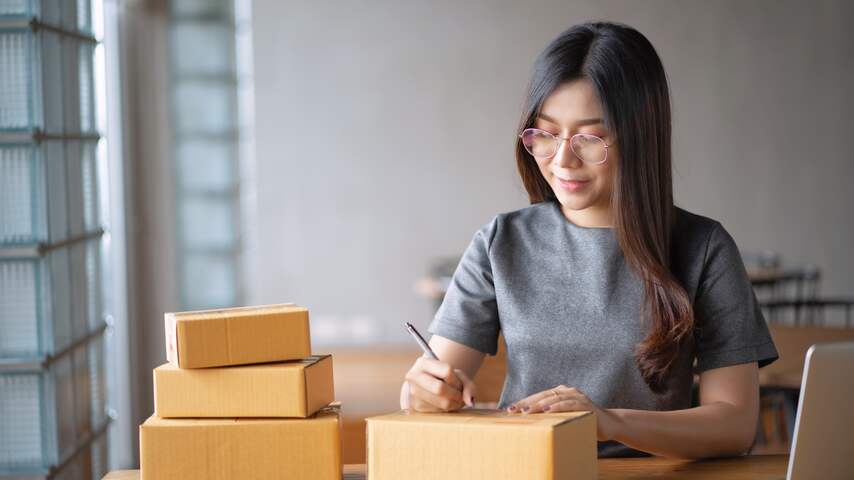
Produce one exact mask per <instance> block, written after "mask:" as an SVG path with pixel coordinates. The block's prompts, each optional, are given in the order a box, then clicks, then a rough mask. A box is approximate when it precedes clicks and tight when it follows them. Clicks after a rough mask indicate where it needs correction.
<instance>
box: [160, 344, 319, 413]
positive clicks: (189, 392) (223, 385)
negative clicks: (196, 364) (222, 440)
mask: <svg viewBox="0 0 854 480" xmlns="http://www.w3.org/2000/svg"><path fill="white" fill-rule="evenodd" d="M334 400H335V389H334V386H333V381H332V356H331V355H320V356H312V357H309V358H306V359H303V360H295V361H290V362H281V363H262V364H257V365H245V366H239V367H221V368H196V369H183V368H178V367H176V366H175V365H172V364H171V363H166V364H164V365H161V366H159V367H157V368H155V369H154V414H155V415H157V416H158V417H163V418H180V417H203V418H204V417H309V416H311V415H313V414H314V413H315V412H317V411H318V410H320V409H321V408H323V407H325V406H326V405H328V404H330V403H332V401H334Z"/></svg>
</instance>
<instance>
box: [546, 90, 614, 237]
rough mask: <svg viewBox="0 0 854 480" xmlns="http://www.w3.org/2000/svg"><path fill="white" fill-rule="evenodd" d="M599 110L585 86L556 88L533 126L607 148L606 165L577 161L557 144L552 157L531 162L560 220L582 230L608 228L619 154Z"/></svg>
mask: <svg viewBox="0 0 854 480" xmlns="http://www.w3.org/2000/svg"><path fill="white" fill-rule="evenodd" d="M603 121H604V120H603V115H602V105H601V103H600V102H599V97H598V96H597V94H596V91H595V90H594V89H593V86H592V85H591V84H590V81H589V80H587V79H579V80H575V81H572V82H569V83H565V84H563V85H561V86H560V87H558V88H557V89H556V90H555V91H554V92H553V93H552V94H551V95H550V96H549V97H548V98H547V99H546V101H545V103H543V107H542V109H541V113H540V115H539V116H538V117H537V118H536V120H535V122H534V125H533V127H534V128H539V129H541V130H545V131H547V132H549V133H551V134H553V135H557V136H559V137H563V138H569V137H571V136H573V135H575V134H576V133H586V134H591V135H596V136H598V137H601V138H602V139H603V140H605V143H606V144H607V145H609V147H608V149H607V152H608V153H607V160H606V161H605V163H601V164H598V165H592V164H586V163H584V162H582V161H581V160H580V159H579V158H578V157H577V156H576V155H575V154H574V153H573V152H572V150H571V149H570V146H569V141H564V142H562V143H561V145H560V148H559V149H558V150H557V152H556V153H555V155H554V156H553V157H551V158H536V161H537V164H538V166H539V167H540V172H541V173H542V175H543V178H545V179H546V181H547V182H548V184H549V185H550V186H551V188H552V190H553V191H554V193H555V196H557V199H558V201H559V202H560V204H561V207H562V210H563V212H564V215H566V216H567V218H569V219H570V220H572V221H573V222H575V223H580V224H587V225H586V226H608V225H610V222H611V217H610V202H611V192H612V191H613V185H614V176H615V175H616V171H617V163H618V162H619V154H618V152H617V149H616V145H613V143H614V140H615V137H614V135H613V134H612V133H611V132H608V131H607V130H606V129H605V124H604V123H603Z"/></svg>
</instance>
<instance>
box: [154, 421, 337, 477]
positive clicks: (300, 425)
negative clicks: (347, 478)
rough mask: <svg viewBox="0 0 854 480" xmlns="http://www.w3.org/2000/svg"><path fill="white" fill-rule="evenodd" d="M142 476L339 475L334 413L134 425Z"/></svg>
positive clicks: (155, 422)
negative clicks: (294, 416)
mask: <svg viewBox="0 0 854 480" xmlns="http://www.w3.org/2000/svg"><path fill="white" fill-rule="evenodd" d="M139 457H140V468H141V478H142V480H173V479H174V480H234V479H267V478H288V479H289V480H340V479H341V473H342V467H341V436H340V427H339V418H338V412H337V411H334V410H329V409H325V410H323V411H322V412H319V413H318V414H317V415H316V416H315V417H312V418H289V419H269V418H265V419H260V418H246V419H165V418H158V417H155V416H152V417H150V418H149V419H148V420H146V421H145V423H143V424H142V425H141V426H140V427H139Z"/></svg>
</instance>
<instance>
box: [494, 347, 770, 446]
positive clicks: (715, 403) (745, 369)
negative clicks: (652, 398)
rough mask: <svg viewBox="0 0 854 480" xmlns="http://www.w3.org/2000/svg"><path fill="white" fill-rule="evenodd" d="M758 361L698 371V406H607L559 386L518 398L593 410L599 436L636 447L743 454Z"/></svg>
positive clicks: (535, 406) (533, 406) (529, 403)
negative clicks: (653, 408) (666, 408)
mask: <svg viewBox="0 0 854 480" xmlns="http://www.w3.org/2000/svg"><path fill="white" fill-rule="evenodd" d="M758 370H759V369H758V367H757V364H756V362H751V363H743V364H739V365H733V366H729V367H723V368H716V369H712V370H707V371H704V372H702V373H701V374H700V406H699V407H694V408H688V409H684V410H673V411H665V412H660V411H647V410H629V409H618V408H616V409H603V408H599V407H597V406H596V405H594V404H593V403H592V402H591V401H590V399H589V398H587V396H586V395H584V393H583V392H580V391H578V390H576V389H574V388H570V387H566V386H559V387H555V388H554V389H550V390H546V391H544V392H540V393H537V394H535V395H532V396H530V397H528V398H526V399H524V400H521V401H519V402H516V403H515V404H513V405H512V406H511V407H510V409H511V411H517V412H522V413H537V412H542V411H550V412H560V411H576V410H592V411H595V412H596V416H597V429H598V430H597V433H598V439H599V440H601V441H604V440H616V441H618V442H620V443H623V444H625V445H627V446H629V447H631V448H634V449H636V450H642V451H645V452H649V453H652V454H654V455H661V456H666V457H677V458H704V457H720V456H730V455H740V454H742V453H744V452H746V451H747V450H748V449H749V448H750V446H751V445H752V444H753V439H754V436H755V435H756V425H757V421H758V417H759V373H758Z"/></svg>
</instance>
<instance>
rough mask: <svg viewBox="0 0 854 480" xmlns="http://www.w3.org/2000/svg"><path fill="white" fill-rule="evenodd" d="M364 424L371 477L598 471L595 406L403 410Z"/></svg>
mask: <svg viewBox="0 0 854 480" xmlns="http://www.w3.org/2000/svg"><path fill="white" fill-rule="evenodd" d="M367 422H368V479H369V480H399V479H404V478H405V479H407V480H422V479H423V480H435V479H437V478H441V479H445V480H452V479H460V480H462V479H465V480H471V479H474V478H483V479H487V478H488V479H490V480H500V479H507V480H511V479H512V480H518V479H520V478H524V479H531V480H539V479H542V480H546V479H548V480H562V479H573V480H587V479H595V478H596V475H597V451H596V417H595V414H594V413H593V412H566V413H549V414H532V415H519V414H508V413H505V412H503V411H500V410H460V411H459V412H454V413H415V412H407V411H402V412H398V413H392V414H388V415H382V416H378V417H372V418H368V419H367Z"/></svg>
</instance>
